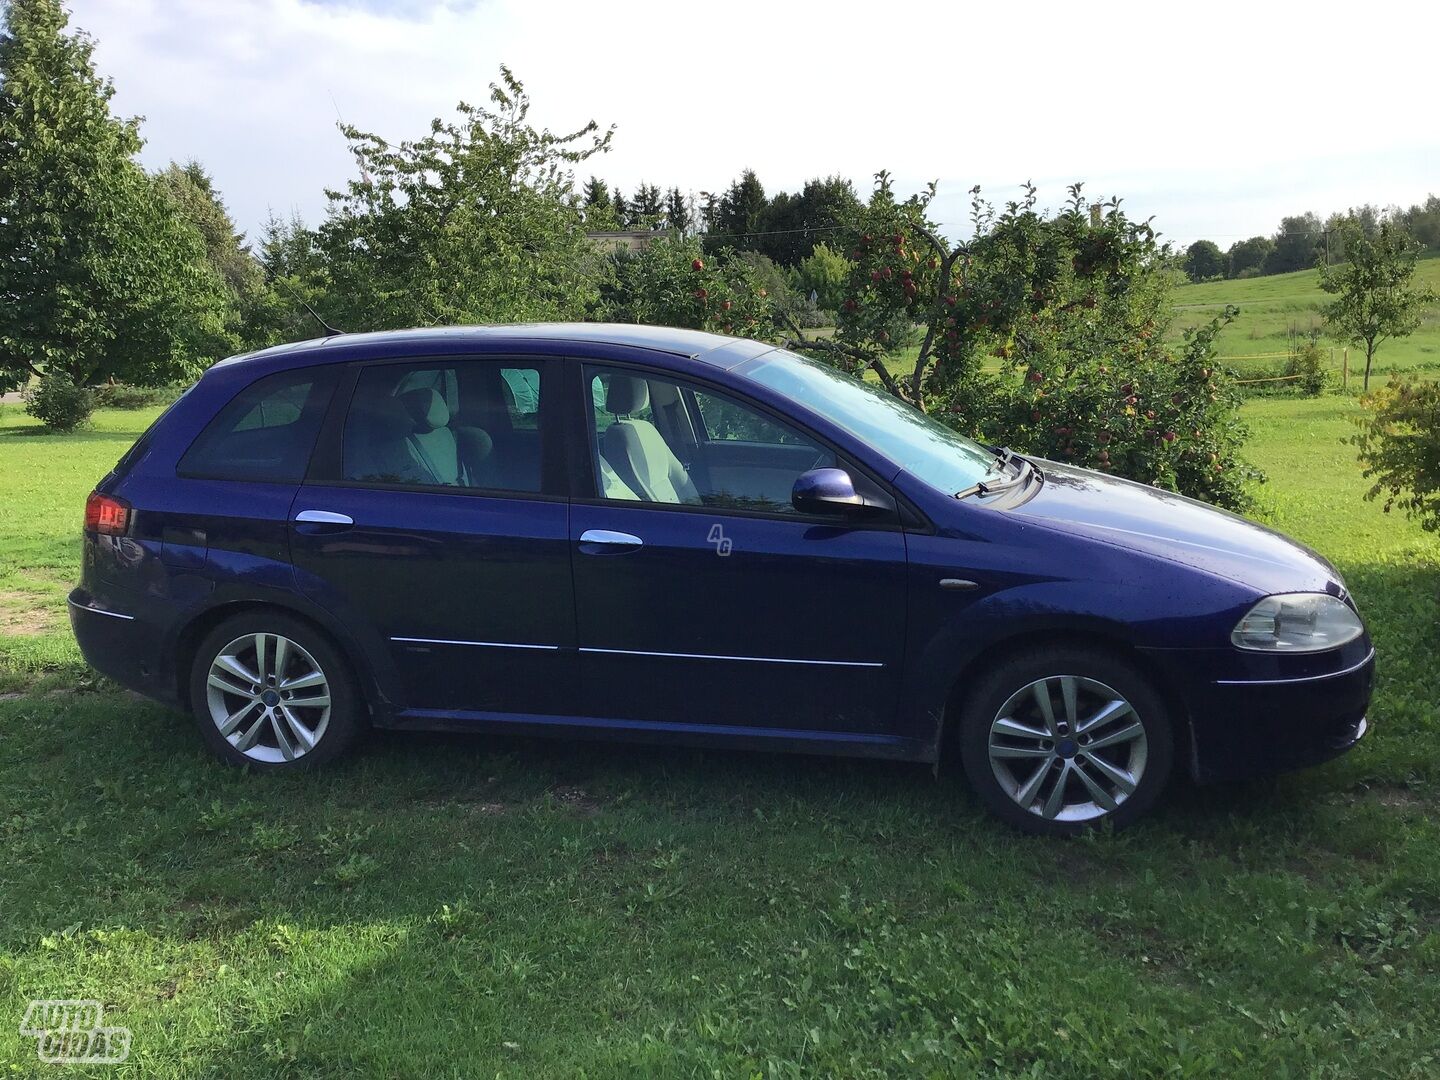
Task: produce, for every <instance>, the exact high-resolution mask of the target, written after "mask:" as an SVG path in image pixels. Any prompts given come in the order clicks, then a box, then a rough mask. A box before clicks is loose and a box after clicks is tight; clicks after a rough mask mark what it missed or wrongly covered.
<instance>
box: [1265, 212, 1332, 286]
mask: <svg viewBox="0 0 1440 1080" xmlns="http://www.w3.org/2000/svg"><path fill="white" fill-rule="evenodd" d="M1324 231H1325V230H1324V227H1323V226H1322V225H1321V224H1320V219H1319V218H1318V217H1316V216H1315V215H1314V214H1311V213H1304V214H1298V215H1296V216H1295V217H1287V218H1281V219H1280V231H1279V232H1277V233H1276V234H1275V238H1274V241H1273V243H1274V247H1273V248H1271V250H1270V254H1269V255H1267V256H1265V266H1264V271H1265V273H1267V274H1288V273H1290V272H1291V271H1293V270H1308V269H1309V268H1310V267H1312V266H1314V265H1315V259H1316V256H1317V254H1318V253H1319V252H1320V250H1321V245H1322V241H1323V237H1324Z"/></svg>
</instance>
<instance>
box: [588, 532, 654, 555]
mask: <svg viewBox="0 0 1440 1080" xmlns="http://www.w3.org/2000/svg"><path fill="white" fill-rule="evenodd" d="M644 546H645V541H643V540H641V539H640V537H638V536H632V535H631V534H630V533H623V532H614V531H612V530H610V529H586V530H585V531H584V532H583V533H581V534H580V550H581V551H583V552H585V554H587V555H618V554H619V553H621V552H623V551H634V550H635V549H636V548H638V547H644Z"/></svg>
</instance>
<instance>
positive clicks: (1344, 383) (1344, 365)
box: [1340, 349, 1350, 390]
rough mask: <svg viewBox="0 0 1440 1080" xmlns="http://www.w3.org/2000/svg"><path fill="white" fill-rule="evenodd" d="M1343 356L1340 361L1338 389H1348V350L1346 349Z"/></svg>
mask: <svg viewBox="0 0 1440 1080" xmlns="http://www.w3.org/2000/svg"><path fill="white" fill-rule="evenodd" d="M1344 356H1345V358H1344V359H1343V360H1341V361H1340V389H1342V390H1349V389H1350V350H1349V349H1346V350H1345V353H1344Z"/></svg>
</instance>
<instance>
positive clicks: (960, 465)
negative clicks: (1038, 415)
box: [744, 349, 996, 495]
mask: <svg viewBox="0 0 1440 1080" xmlns="http://www.w3.org/2000/svg"><path fill="white" fill-rule="evenodd" d="M744 374H745V376H746V377H747V378H750V379H754V380H755V381H756V382H758V383H760V384H761V385H762V386H768V387H770V389H772V390H777V391H779V392H780V393H782V394H784V395H785V396H786V397H789V398H793V399H794V400H796V401H798V402H800V403H801V404H804V405H808V406H809V407H810V408H812V409H814V410H815V411H816V412H818V413H821V414H823V415H824V416H825V417H826V419H828V420H831V421H832V422H834V423H835V424H837V425H839V426H840V427H842V428H844V429H845V430H846V431H847V432H849V433H850V434H851V435H853V436H855V437H856V438H857V439H860V440H861V441H863V442H865V443H866V444H868V445H870V446H873V447H874V448H875V449H876V450H878V451H880V452H881V453H882V454H884V455H885V456H886V457H888V458H889V459H890V460H891V461H894V462H896V463H897V464H899V465H900V466H901V467H902V468H904V470H905V471H906V472H908V473H912V474H913V475H914V476H916V477H917V478H918V479H920V480H922V481H924V482H925V483H927V484H929V485H930V486H931V487H934V488H938V489H939V490H941V491H943V492H945V493H946V494H949V495H953V494H955V493H956V492H958V491H963V490H964V489H965V488H968V487H970V486H971V485H972V484H975V483H977V482H978V481H980V480H983V479H985V478H986V476H987V475H989V476H993V475H994V473H995V467H996V458H995V455H994V454H992V453H991V452H990V451H989V450H987V449H985V447H983V446H981V445H980V444H979V443H977V442H975V441H973V440H971V439H967V438H965V436H963V435H958V434H956V433H955V432H953V431H951V430H950V429H949V428H947V427H945V426H944V425H943V424H939V423H937V422H936V421H934V420H932V419H930V417H928V416H926V415H925V414H924V413H922V412H920V411H919V410H918V409H915V408H912V407H911V406H909V405H906V404H905V403H904V402H903V401H901V400H900V399H899V398H896V397H894V396H893V395H891V394H887V393H885V391H884V390H881V389H880V388H878V387H875V386H870V385H869V384H867V383H863V382H861V381H860V380H859V379H855V378H852V377H851V376H849V375H845V374H843V373H841V372H839V371H837V370H835V369H834V368H832V367H829V366H827V365H825V364H822V363H819V362H818V361H815V360H809V359H806V358H805V357H803V356H797V355H795V354H794V353H792V352H786V351H785V350H784V349H776V350H775V351H774V352H768V353H765V354H764V355H763V356H761V357H760V358H759V359H758V360H756V361H755V362H754V363H753V364H751V365H750V366H749V367H748V368H746V369H745V371H744Z"/></svg>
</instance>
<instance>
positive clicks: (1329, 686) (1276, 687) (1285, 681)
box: [1151, 639, 1375, 782]
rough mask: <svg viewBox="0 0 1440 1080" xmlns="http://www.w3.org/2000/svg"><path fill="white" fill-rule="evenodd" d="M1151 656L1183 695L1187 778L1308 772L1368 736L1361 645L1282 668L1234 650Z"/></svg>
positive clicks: (1371, 660) (1366, 654) (1368, 664)
mask: <svg viewBox="0 0 1440 1080" xmlns="http://www.w3.org/2000/svg"><path fill="white" fill-rule="evenodd" d="M1160 652H1163V653H1166V654H1168V655H1164V656H1160V655H1157V654H1158V653H1160ZM1151 655H1152V657H1153V658H1155V659H1157V660H1158V661H1159V662H1160V663H1162V664H1163V665H1164V666H1166V667H1167V668H1168V669H1169V672H1170V676H1171V678H1172V679H1173V680H1174V682H1175V683H1176V684H1177V685H1180V686H1182V687H1183V688H1184V696H1185V699H1186V700H1185V706H1186V711H1187V713H1188V714H1189V720H1190V733H1191V740H1190V741H1191V745H1190V748H1189V749H1190V762H1189V764H1190V771H1191V773H1192V775H1193V776H1194V777H1195V779H1196V780H1198V781H1201V782H1210V781H1217V780H1239V779H1244V778H1247V777H1252V776H1262V775H1265V774H1268V773H1277V772H1284V771H1286V770H1289V769H1298V768H1303V767H1305V766H1308V765H1316V764H1319V763H1320V762H1322V761H1328V760H1329V759H1330V758H1333V757H1337V756H1339V755H1340V754H1343V753H1345V751H1347V750H1349V749H1350V748H1351V747H1353V746H1354V745H1355V744H1356V743H1358V742H1359V741H1360V740H1361V739H1362V738H1363V737H1364V736H1365V734H1366V732H1367V731H1368V730H1369V724H1368V723H1367V721H1366V718H1365V715H1366V711H1367V710H1368V708H1369V706H1370V695H1371V691H1372V688H1373V685H1374V679H1375V651H1374V649H1373V648H1372V647H1371V645H1370V642H1369V640H1368V639H1363V640H1362V641H1360V642H1356V643H1354V644H1353V645H1352V646H1347V647H1346V648H1345V649H1342V650H1339V651H1338V652H1337V654H1336V655H1333V656H1329V657H1324V658H1313V659H1307V660H1305V661H1304V664H1303V666H1301V665H1293V666H1290V667H1289V668H1286V667H1276V666H1275V661H1274V660H1273V659H1271V658H1259V659H1254V658H1251V657H1247V656H1243V655H1241V654H1238V653H1237V651H1236V650H1214V651H1213V652H1212V651H1211V650H1199V651H1196V652H1191V651H1189V650H1161V651H1157V652H1156V653H1152V654H1151ZM1317 669H1318V670H1317Z"/></svg>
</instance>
